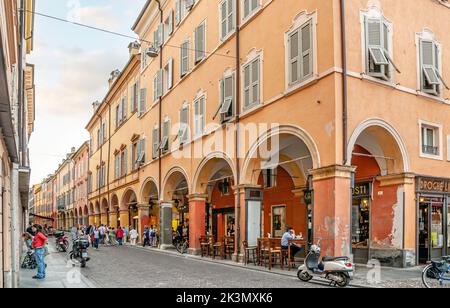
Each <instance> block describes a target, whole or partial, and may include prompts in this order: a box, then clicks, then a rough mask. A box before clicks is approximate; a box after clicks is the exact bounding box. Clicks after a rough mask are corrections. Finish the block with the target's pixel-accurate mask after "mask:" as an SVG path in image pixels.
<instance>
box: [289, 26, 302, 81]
mask: <svg viewBox="0 0 450 308" xmlns="http://www.w3.org/2000/svg"><path fill="white" fill-rule="evenodd" d="M289 72H290V74H289V75H290V76H289V82H290V83H291V84H293V83H296V82H297V81H299V80H300V38H299V32H298V31H295V32H294V33H293V34H291V35H290V37H289Z"/></svg>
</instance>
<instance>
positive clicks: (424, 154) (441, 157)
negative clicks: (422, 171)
mask: <svg viewBox="0 0 450 308" xmlns="http://www.w3.org/2000/svg"><path fill="white" fill-rule="evenodd" d="M419 156H420V157H421V158H426V159H433V160H439V161H443V160H444V158H443V156H442V155H432V154H426V153H423V152H420V155H419Z"/></svg>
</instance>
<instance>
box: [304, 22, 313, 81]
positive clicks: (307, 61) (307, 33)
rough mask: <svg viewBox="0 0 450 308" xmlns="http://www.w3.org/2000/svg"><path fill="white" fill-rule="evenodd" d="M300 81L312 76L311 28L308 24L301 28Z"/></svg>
mask: <svg viewBox="0 0 450 308" xmlns="http://www.w3.org/2000/svg"><path fill="white" fill-rule="evenodd" d="M301 63H302V72H301V76H302V79H306V78H308V77H309V76H311V75H312V64H313V61H312V28H311V23H308V24H307V25H305V26H304V27H303V28H302V62H301Z"/></svg>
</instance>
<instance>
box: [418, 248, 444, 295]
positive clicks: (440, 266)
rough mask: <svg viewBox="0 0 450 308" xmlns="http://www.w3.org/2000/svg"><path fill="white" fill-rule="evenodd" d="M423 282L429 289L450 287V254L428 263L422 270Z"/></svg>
mask: <svg viewBox="0 0 450 308" xmlns="http://www.w3.org/2000/svg"><path fill="white" fill-rule="evenodd" d="M422 283H423V284H424V286H425V287H426V288H427V289H434V288H444V289H446V288H450V256H447V257H443V258H442V261H432V262H431V264H429V265H427V266H426V267H425V268H424V270H423V272H422Z"/></svg>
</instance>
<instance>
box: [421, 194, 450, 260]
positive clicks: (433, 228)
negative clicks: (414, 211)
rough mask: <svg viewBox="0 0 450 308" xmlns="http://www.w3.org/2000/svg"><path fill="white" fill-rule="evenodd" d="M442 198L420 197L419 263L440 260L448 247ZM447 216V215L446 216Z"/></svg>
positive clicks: (444, 208) (444, 207)
mask: <svg viewBox="0 0 450 308" xmlns="http://www.w3.org/2000/svg"><path fill="white" fill-rule="evenodd" d="M444 201H445V199H444V198H435V197H420V202H419V262H420V263H426V262H428V261H430V260H440V259H441V258H442V256H444V255H445V252H446V245H447V246H448V238H447V233H446V232H445V231H446V230H445V229H446V226H447V224H448V222H447V220H448V219H447V217H446V211H447V210H446V206H445V205H446V204H445V202H444ZM447 216H448V215H447Z"/></svg>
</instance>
